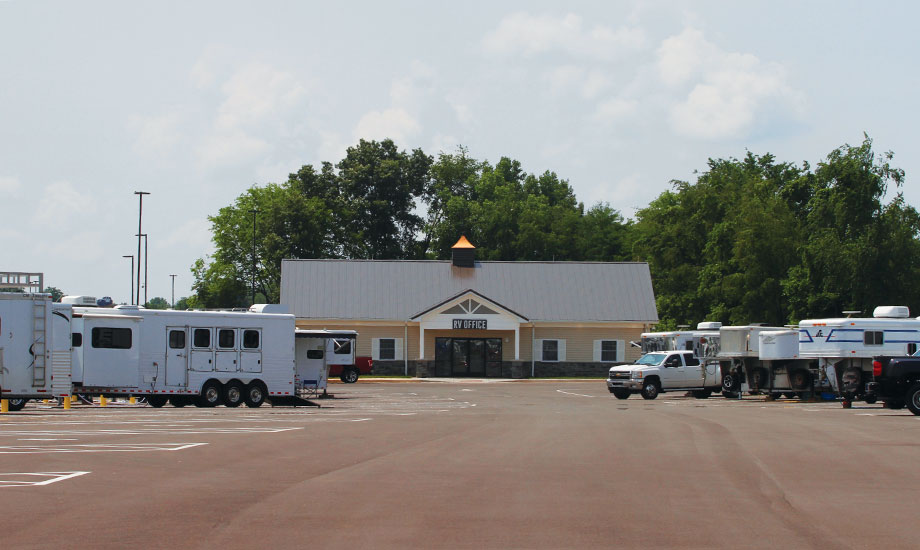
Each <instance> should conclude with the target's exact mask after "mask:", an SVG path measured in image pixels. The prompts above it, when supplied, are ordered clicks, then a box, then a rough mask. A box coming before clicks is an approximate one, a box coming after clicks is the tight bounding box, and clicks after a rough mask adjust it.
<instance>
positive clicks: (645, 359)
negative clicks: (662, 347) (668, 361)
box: [636, 353, 668, 365]
mask: <svg viewBox="0 0 920 550" xmlns="http://www.w3.org/2000/svg"><path fill="white" fill-rule="evenodd" d="M667 355H668V354H666V353H646V354H645V355H643V356H642V357H640V358H639V360H638V361H636V364H637V365H657V364H658V363H661V362H662V361H663V360H664V358H665V357H667Z"/></svg>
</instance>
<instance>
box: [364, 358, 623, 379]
mask: <svg viewBox="0 0 920 550" xmlns="http://www.w3.org/2000/svg"><path fill="white" fill-rule="evenodd" d="M617 364H621V363H574V362H559V363H544V362H542V361H537V362H536V363H535V364H534V365H533V371H534V376H536V377H538V378H552V377H566V376H596V377H603V376H606V375H607V371H608V370H609V369H610V367H612V366H615V365H617ZM530 372H531V363H530V361H503V362H502V366H501V373H499V372H498V371H497V370H496V371H495V372H493V373H490V374H492V376H491V377H493V378H530ZM373 374H380V375H390V376H403V375H405V374H406V363H405V362H404V361H374V370H373ZM408 375H409V376H415V377H417V378H431V377H450V373H448V372H436V368H435V364H434V361H419V360H415V361H409V373H408Z"/></svg>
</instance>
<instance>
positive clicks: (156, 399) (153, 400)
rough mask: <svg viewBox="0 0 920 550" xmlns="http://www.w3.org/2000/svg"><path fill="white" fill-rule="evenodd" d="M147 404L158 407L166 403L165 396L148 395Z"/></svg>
mask: <svg viewBox="0 0 920 550" xmlns="http://www.w3.org/2000/svg"><path fill="white" fill-rule="evenodd" d="M147 404H148V405H150V406H151V407H153V408H155V409H159V408H160V407H162V406H163V405H165V404H166V396H165V395H148V396H147Z"/></svg>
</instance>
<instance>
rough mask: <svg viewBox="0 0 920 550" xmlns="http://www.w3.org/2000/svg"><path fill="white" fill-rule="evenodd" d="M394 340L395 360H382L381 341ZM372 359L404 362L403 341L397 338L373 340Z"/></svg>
mask: <svg viewBox="0 0 920 550" xmlns="http://www.w3.org/2000/svg"><path fill="white" fill-rule="evenodd" d="M381 340H393V358H392V359H381V358H380V341H381ZM371 359H373V360H374V361H402V360H403V339H402V338H396V337H385V338H371Z"/></svg>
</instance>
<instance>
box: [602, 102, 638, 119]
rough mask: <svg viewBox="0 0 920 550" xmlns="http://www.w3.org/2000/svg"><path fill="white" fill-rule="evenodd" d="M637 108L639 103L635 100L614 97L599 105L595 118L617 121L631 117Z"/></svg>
mask: <svg viewBox="0 0 920 550" xmlns="http://www.w3.org/2000/svg"><path fill="white" fill-rule="evenodd" d="M638 108H639V102H638V101H636V100H635V99H623V98H620V97H614V98H612V99H608V100H606V101H602V102H601V103H599V104H598V106H597V110H596V111H595V116H596V117H597V118H599V119H602V120H605V121H610V120H617V119H621V118H624V117H627V116H629V115H632V114H633V113H635V112H636V111H637V110H638Z"/></svg>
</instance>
